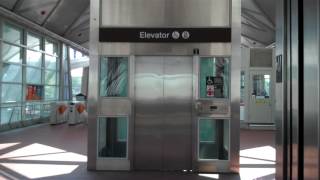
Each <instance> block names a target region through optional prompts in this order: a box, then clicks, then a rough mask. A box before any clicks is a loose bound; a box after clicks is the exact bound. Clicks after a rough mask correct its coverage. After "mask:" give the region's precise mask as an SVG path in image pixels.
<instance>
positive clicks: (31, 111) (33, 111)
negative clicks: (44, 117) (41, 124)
mask: <svg viewBox="0 0 320 180" xmlns="http://www.w3.org/2000/svg"><path fill="white" fill-rule="evenodd" d="M24 110H25V111H24V112H25V114H24V120H31V119H39V118H40V112H41V104H38V103H28V104H27V105H26V106H25V109H24Z"/></svg>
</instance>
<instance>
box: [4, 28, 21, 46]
mask: <svg viewBox="0 0 320 180" xmlns="http://www.w3.org/2000/svg"><path fill="white" fill-rule="evenodd" d="M2 38H3V40H5V41H8V42H11V43H15V44H21V43H22V30H21V29H19V28H16V27H14V26H12V25H10V24H7V23H5V24H4V26H3V33H2Z"/></svg>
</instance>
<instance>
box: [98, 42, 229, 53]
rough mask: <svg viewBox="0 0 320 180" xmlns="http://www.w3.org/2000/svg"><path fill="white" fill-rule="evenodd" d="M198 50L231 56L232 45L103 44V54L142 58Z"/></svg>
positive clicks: (101, 45)
mask: <svg viewBox="0 0 320 180" xmlns="http://www.w3.org/2000/svg"><path fill="white" fill-rule="evenodd" d="M195 48H197V49H199V52H200V54H201V55H202V56H210V55H215V56H230V55H231V43H191V44H190V43H102V44H100V50H99V51H100V52H101V54H108V55H129V54H134V55H142V56H147V55H150V56H155V55H160V56H161V55H162V56H192V55H193V50H194V49H195Z"/></svg>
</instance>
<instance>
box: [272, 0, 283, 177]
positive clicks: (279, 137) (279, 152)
mask: <svg viewBox="0 0 320 180" xmlns="http://www.w3.org/2000/svg"><path fill="white" fill-rule="evenodd" d="M276 14H277V17H276V26H277V28H276V56H278V55H282V57H283V64H282V76H283V83H276V85H275V106H274V111H275V113H274V119H275V125H276V129H277V131H276V179H284V178H285V176H286V173H285V172H284V171H285V168H284V166H285V164H286V162H285V154H284V150H285V149H286V148H285V147H284V137H285V135H284V133H285V127H286V125H285V119H284V106H285V105H286V103H284V102H286V96H285V95H284V94H285V93H284V92H285V87H286V86H285V85H284V82H286V80H285V76H284V75H285V67H286V66H285V61H286V53H285V51H284V49H285V45H286V44H285V39H286V36H285V33H284V32H285V28H286V24H285V23H284V22H285V17H286V16H285V10H284V0H278V1H276Z"/></svg>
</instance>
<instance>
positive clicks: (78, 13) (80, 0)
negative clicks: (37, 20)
mask: <svg viewBox="0 0 320 180" xmlns="http://www.w3.org/2000/svg"><path fill="white" fill-rule="evenodd" d="M89 4H90V1H89V0H77V1H76V3H75V1H74V0H65V1H62V2H61V3H60V4H59V6H58V7H57V9H56V10H55V12H54V14H52V16H51V17H49V18H48V19H47V22H46V23H45V24H44V27H46V28H47V29H49V30H52V31H54V32H56V33H57V34H60V35H64V34H65V32H66V31H68V29H70V27H71V26H73V25H74V24H75V23H76V22H77V21H78V19H79V18H81V17H82V14H84V13H85V11H86V10H87V9H89ZM87 23H88V25H89V19H88V22H87Z"/></svg>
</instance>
